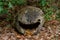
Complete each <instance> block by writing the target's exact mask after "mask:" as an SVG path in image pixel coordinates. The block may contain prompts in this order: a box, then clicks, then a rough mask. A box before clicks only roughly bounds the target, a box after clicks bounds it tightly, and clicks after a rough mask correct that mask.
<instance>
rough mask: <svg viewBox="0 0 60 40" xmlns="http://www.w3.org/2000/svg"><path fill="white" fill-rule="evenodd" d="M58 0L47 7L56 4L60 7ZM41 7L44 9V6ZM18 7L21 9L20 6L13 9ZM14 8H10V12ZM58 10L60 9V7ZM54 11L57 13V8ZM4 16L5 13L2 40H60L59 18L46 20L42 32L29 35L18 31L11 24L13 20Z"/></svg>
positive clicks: (0, 31) (0, 29) (0, 19)
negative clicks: (7, 19) (8, 19)
mask: <svg viewBox="0 0 60 40" xmlns="http://www.w3.org/2000/svg"><path fill="white" fill-rule="evenodd" d="M48 1H49V0H48ZM51 2H52V1H51ZM58 2H59V3H60V1H56V3H54V2H52V3H51V4H50V5H48V6H46V8H47V7H48V8H49V6H54V7H55V6H56V7H57V8H60V4H58ZM30 4H31V3H30ZM28 5H29V4H28ZM43 5H44V4H43ZM32 6H35V4H33V5H32ZM40 8H41V9H42V7H40ZM44 8H45V7H44ZM17 9H18V10H19V8H15V9H14V8H13V10H15V11H16V10H17ZM54 9H55V8H54ZM13 10H10V12H11V11H13ZM18 10H17V11H18ZM45 10H46V9H45ZM57 11H60V9H59V10H57ZM13 13H14V12H13ZM54 13H56V10H54ZM13 16H14V14H13ZM13 16H12V17H13ZM4 17H7V16H4V15H3V16H1V17H0V40H60V21H58V20H55V19H54V20H50V21H46V22H45V24H44V27H42V29H41V30H40V33H39V34H37V35H29V34H28V35H21V34H19V33H17V32H16V31H15V30H14V28H12V26H11V24H10V23H12V22H11V21H10V22H8V21H6V20H5V19H3V18H4ZM12 19H13V18H12Z"/></svg>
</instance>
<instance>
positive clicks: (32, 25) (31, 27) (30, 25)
mask: <svg viewBox="0 0 60 40" xmlns="http://www.w3.org/2000/svg"><path fill="white" fill-rule="evenodd" d="M39 24H40V22H36V23H33V24H23V23H22V22H20V21H19V25H20V26H21V27H22V28H24V29H36V28H37V27H38V26H39Z"/></svg>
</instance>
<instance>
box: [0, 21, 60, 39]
mask: <svg viewBox="0 0 60 40" xmlns="http://www.w3.org/2000/svg"><path fill="white" fill-rule="evenodd" d="M2 24H4V22H2ZM2 24H1V25H2ZM1 25H0V26H1ZM0 40H60V23H59V21H57V20H52V21H48V22H46V23H45V25H44V27H42V29H41V31H40V33H39V34H38V35H21V34H19V33H17V32H16V31H15V30H14V29H13V28H12V27H11V25H10V24H8V23H6V24H5V25H4V27H0Z"/></svg>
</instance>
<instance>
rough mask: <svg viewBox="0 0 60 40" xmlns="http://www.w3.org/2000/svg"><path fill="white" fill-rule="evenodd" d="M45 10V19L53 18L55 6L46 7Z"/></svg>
mask: <svg viewBox="0 0 60 40" xmlns="http://www.w3.org/2000/svg"><path fill="white" fill-rule="evenodd" d="M44 12H45V15H44V16H45V19H46V20H48V21H49V20H52V17H51V16H52V15H53V8H45V9H44Z"/></svg>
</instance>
